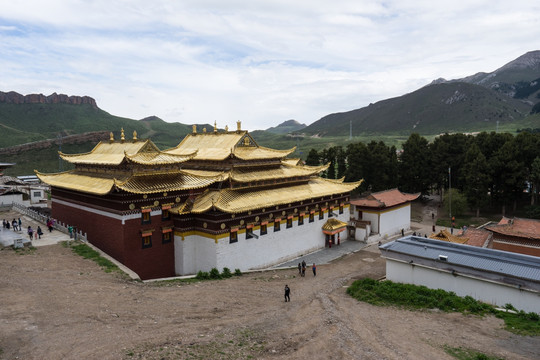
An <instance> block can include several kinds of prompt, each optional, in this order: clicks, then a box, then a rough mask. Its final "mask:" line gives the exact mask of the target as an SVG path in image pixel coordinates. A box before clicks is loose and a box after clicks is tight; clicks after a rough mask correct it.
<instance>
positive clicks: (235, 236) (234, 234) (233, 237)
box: [229, 231, 238, 244]
mask: <svg viewBox="0 0 540 360" xmlns="http://www.w3.org/2000/svg"><path fill="white" fill-rule="evenodd" d="M237 242H238V231H231V233H230V235H229V244H234V243H237Z"/></svg>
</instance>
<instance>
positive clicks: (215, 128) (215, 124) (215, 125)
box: [214, 120, 217, 133]
mask: <svg viewBox="0 0 540 360" xmlns="http://www.w3.org/2000/svg"><path fill="white" fill-rule="evenodd" d="M214 132H215V133H217V123H216V120H214Z"/></svg>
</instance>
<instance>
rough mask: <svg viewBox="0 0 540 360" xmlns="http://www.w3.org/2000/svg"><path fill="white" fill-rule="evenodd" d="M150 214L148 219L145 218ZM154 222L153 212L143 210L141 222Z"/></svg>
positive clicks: (144, 223) (143, 223)
mask: <svg viewBox="0 0 540 360" xmlns="http://www.w3.org/2000/svg"><path fill="white" fill-rule="evenodd" d="M147 216H148V219H145V218H146V217H147ZM151 223H152V213H151V212H150V211H143V212H142V213H141V224H142V225H146V224H151Z"/></svg>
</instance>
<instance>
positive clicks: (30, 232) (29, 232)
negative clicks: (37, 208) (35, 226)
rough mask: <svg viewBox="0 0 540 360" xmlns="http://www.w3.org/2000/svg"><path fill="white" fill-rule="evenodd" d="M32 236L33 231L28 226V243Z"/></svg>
mask: <svg viewBox="0 0 540 360" xmlns="http://www.w3.org/2000/svg"><path fill="white" fill-rule="evenodd" d="M33 235H34V230H32V227H31V226H30V225H29V226H28V237H29V238H30V241H32V236H33Z"/></svg>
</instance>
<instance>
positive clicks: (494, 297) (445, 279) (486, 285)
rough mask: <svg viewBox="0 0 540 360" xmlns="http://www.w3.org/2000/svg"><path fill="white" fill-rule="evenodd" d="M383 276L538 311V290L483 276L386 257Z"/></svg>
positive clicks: (539, 305) (539, 298) (539, 306)
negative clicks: (450, 271) (454, 272)
mask: <svg viewBox="0 0 540 360" xmlns="http://www.w3.org/2000/svg"><path fill="white" fill-rule="evenodd" d="M386 278H387V279H388V280H391V281H393V282H399V283H406V284H413V285H424V286H427V287H428V288H430V289H443V290H446V291H453V292H455V293H456V294H457V295H459V296H467V295H469V296H472V297H473V298H475V299H477V300H479V301H482V302H486V303H489V304H492V305H496V306H500V307H504V305H505V304H512V305H513V306H514V307H515V308H516V309H518V310H523V311H526V312H537V313H540V293H538V292H533V291H529V290H522V289H518V288H517V287H513V286H510V285H506V284H502V283H498V282H493V281H489V280H486V279H480V278H476V277H470V276H467V275H464V274H458V275H457V276H454V275H452V274H451V273H448V272H444V271H441V270H437V269H433V268H429V267H424V266H420V265H414V264H408V263H403V262H401V261H395V260H393V259H389V258H386Z"/></svg>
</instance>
